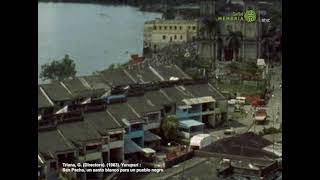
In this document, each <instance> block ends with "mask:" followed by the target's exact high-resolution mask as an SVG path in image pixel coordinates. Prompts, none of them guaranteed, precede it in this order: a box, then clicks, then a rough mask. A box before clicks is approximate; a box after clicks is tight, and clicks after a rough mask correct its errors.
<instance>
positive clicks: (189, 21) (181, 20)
mask: <svg viewBox="0 0 320 180" xmlns="http://www.w3.org/2000/svg"><path fill="white" fill-rule="evenodd" d="M192 23H197V21H195V20H184V19H173V20H166V19H155V20H150V21H146V22H145V24H192Z"/></svg>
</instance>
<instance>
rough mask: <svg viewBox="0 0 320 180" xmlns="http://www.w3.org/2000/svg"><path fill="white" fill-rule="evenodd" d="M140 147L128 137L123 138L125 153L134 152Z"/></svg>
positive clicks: (140, 149)
mask: <svg viewBox="0 0 320 180" xmlns="http://www.w3.org/2000/svg"><path fill="white" fill-rule="evenodd" d="M141 151H142V148H141V147H140V146H139V145H138V144H136V143H135V142H133V141H132V140H131V139H129V138H125V139H124V153H125V154H131V153H136V152H141Z"/></svg>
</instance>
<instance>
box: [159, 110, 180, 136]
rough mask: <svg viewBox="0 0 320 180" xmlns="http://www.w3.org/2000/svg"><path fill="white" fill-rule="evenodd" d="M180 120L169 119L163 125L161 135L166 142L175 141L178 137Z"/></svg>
mask: <svg viewBox="0 0 320 180" xmlns="http://www.w3.org/2000/svg"><path fill="white" fill-rule="evenodd" d="M177 133H178V120H177V119H176V118H175V117H172V116H171V117H167V118H166V119H165V120H164V121H163V122H162V124H161V134H162V137H163V138H164V139H165V140H174V139H175V138H176V136H177V135H178V134H177Z"/></svg>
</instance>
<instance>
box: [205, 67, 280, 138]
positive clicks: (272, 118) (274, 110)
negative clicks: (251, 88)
mask: <svg viewBox="0 0 320 180" xmlns="http://www.w3.org/2000/svg"><path fill="white" fill-rule="evenodd" d="M271 72H273V73H272V76H271V80H270V83H271V86H274V92H273V97H271V99H270V100H269V101H268V104H267V105H266V108H267V113H268V116H269V117H268V123H266V124H264V125H254V126H252V124H253V118H252V117H253V116H252V114H253V113H254V110H253V109H252V107H251V105H245V106H244V107H243V108H244V109H245V111H247V112H248V113H247V116H245V117H243V118H239V119H236V120H235V121H236V122H234V121H231V122H230V127H232V128H233V129H234V130H235V132H236V133H237V134H241V133H244V132H247V131H250V132H255V133H259V132H260V131H262V130H263V129H264V128H269V127H273V126H274V127H275V128H279V127H280V125H281V123H282V88H280V83H282V67H281V66H275V67H274V68H273V69H272V70H271ZM250 126H252V127H251V128H250V129H249V127H250ZM227 128H228V127H225V128H220V129H219V130H217V129H212V130H209V131H207V133H210V134H211V135H212V136H213V137H214V139H221V138H224V137H226V135H224V131H225V130H226V129H227Z"/></svg>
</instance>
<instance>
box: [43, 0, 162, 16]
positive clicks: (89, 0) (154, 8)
mask: <svg viewBox="0 0 320 180" xmlns="http://www.w3.org/2000/svg"><path fill="white" fill-rule="evenodd" d="M129 1H130V0H129ZM38 3H77V4H97V5H110V6H132V7H135V8H138V9H139V11H141V12H155V13H163V12H164V11H163V9H162V7H161V4H146V5H145V6H144V5H142V4H135V3H133V2H128V0H124V1H123V2H119V1H117V0H105V1H99V0H38Z"/></svg>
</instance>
